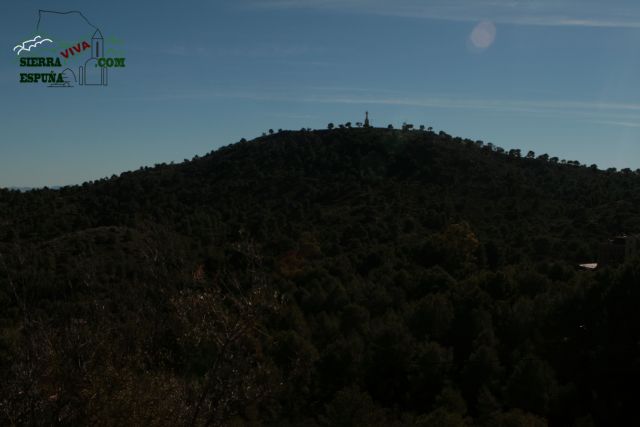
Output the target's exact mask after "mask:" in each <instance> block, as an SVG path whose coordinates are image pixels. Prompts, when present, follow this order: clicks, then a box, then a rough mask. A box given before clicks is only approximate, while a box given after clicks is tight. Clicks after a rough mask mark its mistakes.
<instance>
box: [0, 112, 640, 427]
mask: <svg viewBox="0 0 640 427" xmlns="http://www.w3.org/2000/svg"><path fill="white" fill-rule="evenodd" d="M328 127H329V128H330V129H329V130H322V131H310V130H306V129H305V130H304V131H301V132H288V131H278V132H277V133H276V132H273V134H272V135H271V132H269V134H270V135H266V136H265V137H262V138H259V139H258V140H255V141H251V142H247V141H246V140H243V141H241V142H240V143H238V144H235V145H233V146H228V147H223V148H221V149H219V150H217V151H216V152H213V153H210V154H208V155H205V156H202V157H197V156H196V157H195V158H194V159H193V160H192V161H185V162H184V163H183V164H180V165H166V164H162V165H156V166H155V167H153V168H141V170H139V171H135V172H127V173H123V174H122V175H120V176H119V177H112V178H109V179H104V180H99V181H96V182H92V183H85V184H83V185H81V186H75V187H66V188H62V189H60V190H56V191H54V190H48V189H45V190H38V191H31V192H28V193H19V192H15V191H8V190H0V375H2V378H3V382H2V383H1V384H0V424H2V425H53V424H62V425H105V424H107V425H123V424H131V425H172V426H173V425H202V426H204V425H238V426H240V425H285V426H287V425H291V426H297V425H310V426H314V425H327V426H329V425H331V426H334V425H349V426H351V425H354V426H358V425H362V426H375V425H380V426H393V425H425V426H431V425H434V426H435V425H437V426H466V425H482V426H505V427H507V426H544V425H547V424H551V425H634V424H638V421H639V417H638V415H637V413H636V412H637V411H636V409H635V406H636V402H635V395H634V394H633V393H629V392H628V391H627V390H633V389H634V388H635V386H636V384H637V379H638V378H640V370H639V368H638V366H639V365H638V360H640V348H639V347H638V342H640V327H638V325H640V317H639V316H640V315H639V314H638V313H639V311H638V310H637V302H638V299H639V298H640V291H639V289H640V288H638V286H637V284H638V282H639V281H640V269H639V268H638V263H637V262H635V261H634V260H628V262H627V263H626V264H625V265H621V266H610V267H608V268H604V269H602V270H600V271H598V272H579V271H576V264H577V263H578V262H586V261H591V260H593V259H594V257H595V256H596V254H597V253H598V250H599V246H600V244H601V242H603V241H604V240H605V239H606V238H608V237H610V236H611V235H613V234H616V233H620V232H633V231H638V230H639V229H640V177H638V176H637V175H636V174H635V173H633V172H630V171H622V172H621V173H616V172H614V171H608V172H603V171H600V170H597V168H587V167H584V166H580V165H579V164H577V162H572V161H570V162H564V163H566V164H562V163H559V162H558V159H557V158H556V157H549V156H548V155H546V154H544V155H542V156H539V157H538V158H535V154H534V153H533V152H527V154H526V155H525V156H523V155H522V152H521V151H520V150H512V151H510V152H508V153H507V154H505V153H504V150H503V149H501V148H499V147H495V146H494V145H493V144H491V143H486V144H485V143H483V142H482V141H472V140H463V139H461V138H454V137H452V136H450V135H447V134H446V133H444V132H440V133H437V134H436V133H435V132H433V129H432V128H428V129H427V131H410V125H406V126H405V127H404V131H402V130H397V131H396V130H394V129H392V128H391V127H390V128H388V129H373V128H364V127H357V128H354V129H351V124H350V123H347V124H345V125H339V126H338V127H337V128H335V127H334V126H332V125H331V124H329V126H328ZM420 129H421V130H422V127H421V128H420Z"/></svg>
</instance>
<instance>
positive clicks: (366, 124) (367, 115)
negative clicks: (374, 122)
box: [364, 111, 371, 128]
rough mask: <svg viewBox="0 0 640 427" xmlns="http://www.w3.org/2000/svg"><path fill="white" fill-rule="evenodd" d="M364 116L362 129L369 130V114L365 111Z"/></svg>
mask: <svg viewBox="0 0 640 427" xmlns="http://www.w3.org/2000/svg"><path fill="white" fill-rule="evenodd" d="M364 114H365V116H364V127H366V128H369V127H371V125H370V124H369V112H368V111H367V112H365V113H364Z"/></svg>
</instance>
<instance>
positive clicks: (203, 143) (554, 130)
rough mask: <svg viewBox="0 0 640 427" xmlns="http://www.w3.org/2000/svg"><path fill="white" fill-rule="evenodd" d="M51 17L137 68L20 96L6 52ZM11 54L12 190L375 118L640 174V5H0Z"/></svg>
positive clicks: (441, 0) (0, 112) (570, 0)
mask: <svg viewBox="0 0 640 427" xmlns="http://www.w3.org/2000/svg"><path fill="white" fill-rule="evenodd" d="M39 9H49V10H56V11H69V10H81V11H82V12H83V14H84V15H85V16H87V18H89V20H90V21H92V22H93V23H95V24H96V25H97V26H99V27H100V29H101V30H102V32H103V33H104V36H105V37H107V38H108V37H117V38H120V39H122V40H124V42H125V44H124V49H125V51H126V55H125V56H126V58H127V59H126V64H127V67H126V68H125V69H122V70H114V72H113V73H111V74H110V80H109V86H108V87H75V88H72V89H50V88H46V87H43V86H42V85H41V84H38V85H35V84H21V83H20V82H19V73H20V72H24V71H25V70H24V69H22V70H21V69H20V68H19V67H17V64H16V55H15V53H14V52H13V51H12V48H13V46H15V45H16V44H18V43H20V42H21V41H23V40H25V38H24V37H27V36H30V35H31V34H32V33H33V31H34V27H35V23H36V21H37V18H38V10H39ZM0 37H1V39H2V40H3V41H4V44H3V45H4V51H3V52H4V53H3V54H2V55H0V58H1V62H0V132H1V133H0V186H42V185H49V186H51V185H66V184H79V183H82V182H84V181H88V180H93V179H98V178H101V177H105V176H111V175H112V174H114V173H115V174H118V173H120V172H123V171H126V170H131V169H137V168H138V167H140V166H143V165H153V164H155V163H160V162H170V161H176V162H179V161H182V160H183V159H184V158H191V157H193V156H194V155H196V154H199V155H201V154H204V153H206V152H209V151H211V150H213V149H216V148H218V147H220V146H222V145H227V144H230V143H233V142H236V141H238V140H239V139H240V138H242V137H245V138H247V139H249V138H253V137H255V136H258V135H260V134H261V133H262V132H264V131H266V130H267V129H269V128H274V129H278V128H283V129H300V128H301V127H312V128H324V127H326V125H327V123H329V122H334V123H336V124H337V123H344V122H346V121H352V122H356V121H361V120H362V119H363V116H364V111H365V110H368V111H369V112H370V117H371V120H372V122H373V124H374V125H381V126H386V125H387V124H389V123H392V124H394V125H396V126H398V125H400V124H401V123H402V122H403V121H407V122H409V123H414V124H416V125H418V124H424V125H426V126H433V127H434V128H435V129H436V130H444V131H446V132H448V133H450V134H452V135H456V136H462V137H468V138H472V139H481V140H483V141H486V142H493V143H494V144H496V145H499V146H502V147H504V148H505V149H509V148H521V149H522V150H527V151H528V150H533V151H535V152H536V153H538V154H541V153H543V152H546V153H549V154H550V155H555V156H558V157H560V158H566V159H568V160H578V161H580V162H581V163H587V164H591V163H596V164H597V165H598V166H600V167H610V166H614V167H618V168H624V167H630V168H632V169H636V168H640V84H639V82H640V4H637V2H633V1H607V2H604V1H590V0H587V1H585V0H581V1H576V0H553V1H547V0H531V1H517V0H505V1H503V0H437V1H417V0H394V1H390V0H385V1H382V0H340V1H338V0H298V1H294V0H234V1H226V0H222V1H215V2H214V1H182V2H169V1H154V2H150V1H136V2H131V1H122V0H110V1H104V2H95V1H91V2H89V1H68V2H64V1H39V2H35V1H31V0H21V1H3V2H2V3H1V4H0ZM78 41H80V40H78ZM29 71H31V72H35V71H40V70H39V69H30V70H29ZM46 71H48V70H46Z"/></svg>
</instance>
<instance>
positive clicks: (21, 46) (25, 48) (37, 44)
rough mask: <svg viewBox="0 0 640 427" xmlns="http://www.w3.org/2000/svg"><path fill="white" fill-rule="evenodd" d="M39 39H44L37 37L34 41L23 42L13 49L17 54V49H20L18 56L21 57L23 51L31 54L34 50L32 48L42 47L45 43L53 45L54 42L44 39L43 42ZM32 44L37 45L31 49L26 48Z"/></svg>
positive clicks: (31, 46)
mask: <svg viewBox="0 0 640 427" xmlns="http://www.w3.org/2000/svg"><path fill="white" fill-rule="evenodd" d="M38 39H42V36H35V37H34V38H33V39H31V40H25V41H23V42H22V43H21V44H19V45H16V46H15V47H14V48H13V51H14V52H15V51H16V49H18V48H19V49H20V50H19V51H18V53H17V55H18V56H20V53H21V52H22V51H23V50H26V51H27V52H31V49H32V48H34V47H37V46H40V45H41V44H42V43H44V42H50V43H53V40H51V39H42V40H38ZM31 42H35V43H33V44H32V45H30V46H29V47H25V45H26V44H27V43H31Z"/></svg>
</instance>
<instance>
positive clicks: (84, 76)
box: [78, 28, 109, 86]
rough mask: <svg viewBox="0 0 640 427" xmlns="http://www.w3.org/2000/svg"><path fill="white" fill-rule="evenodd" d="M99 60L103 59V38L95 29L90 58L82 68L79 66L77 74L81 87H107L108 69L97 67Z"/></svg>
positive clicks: (98, 30)
mask: <svg viewBox="0 0 640 427" xmlns="http://www.w3.org/2000/svg"><path fill="white" fill-rule="evenodd" d="M100 58H104V37H102V33H101V32H100V29H98V28H96V32H95V33H93V37H92V38H91V58H89V59H87V61H86V62H85V63H84V66H82V65H81V66H80V72H79V73H78V75H79V78H80V85H81V86H107V84H108V82H109V79H108V74H107V70H108V68H107V67H100V66H98V60H99V59H100Z"/></svg>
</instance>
